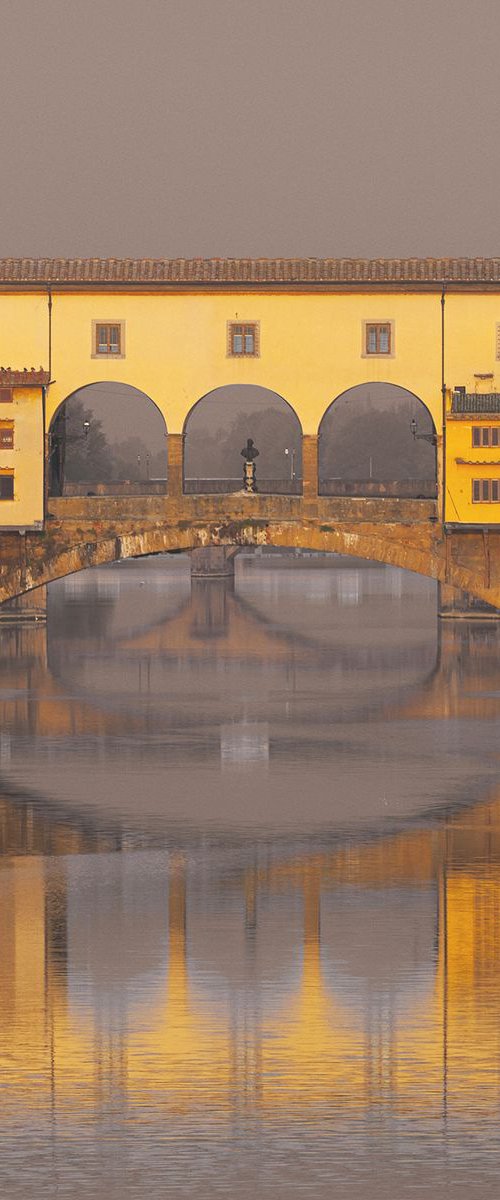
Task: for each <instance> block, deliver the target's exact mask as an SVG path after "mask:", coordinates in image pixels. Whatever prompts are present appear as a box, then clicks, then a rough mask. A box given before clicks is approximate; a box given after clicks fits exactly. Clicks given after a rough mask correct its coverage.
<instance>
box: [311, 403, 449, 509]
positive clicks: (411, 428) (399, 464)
mask: <svg viewBox="0 0 500 1200" xmlns="http://www.w3.org/2000/svg"><path fill="white" fill-rule="evenodd" d="M435 440H436V439H435V430H434V424H433V421H432V417H431V415H430V413H429V410H428V408H426V406H425V404H423V403H422V401H421V400H419V399H418V397H417V396H414V395H413V393H412V392H409V391H407V390H406V389H405V388H402V387H397V386H396V385H394V384H387V383H369V384H360V385H359V386H357V387H353V388H349V390H348V391H347V392H344V393H343V394H342V395H341V396H339V397H338V398H337V399H336V400H334V401H333V402H332V404H331V405H330V407H329V408H328V409H327V410H326V413H325V415H324V417H323V420H322V421H321V425H320V428H319V490H320V493H321V494H322V495H326V496H339V495H340V496H346V495H347V496H356V495H357V496H402V497H404V496H408V497H415V498H424V497H425V498H426V497H434V496H435V495H436V492H437V464H436V446H435Z"/></svg>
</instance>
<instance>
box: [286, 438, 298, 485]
mask: <svg viewBox="0 0 500 1200" xmlns="http://www.w3.org/2000/svg"><path fill="white" fill-rule="evenodd" d="M285 454H286V455H287V457H289V458H290V479H291V480H292V481H293V480H294V479H295V454H296V451H295V449H294V448H293V447H292V449H290V450H289V449H288V446H286V447H285Z"/></svg>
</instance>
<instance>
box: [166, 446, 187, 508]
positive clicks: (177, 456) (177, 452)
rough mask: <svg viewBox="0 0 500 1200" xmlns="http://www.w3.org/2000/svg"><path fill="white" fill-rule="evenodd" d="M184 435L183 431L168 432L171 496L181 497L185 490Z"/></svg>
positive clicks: (168, 480) (168, 488) (168, 485)
mask: <svg viewBox="0 0 500 1200" xmlns="http://www.w3.org/2000/svg"><path fill="white" fill-rule="evenodd" d="M184 437H185V434H183V433H168V434H167V461H168V478H167V493H168V495H169V496H171V497H175V496H179V498H180V497H181V496H182V493H183V490H184Z"/></svg>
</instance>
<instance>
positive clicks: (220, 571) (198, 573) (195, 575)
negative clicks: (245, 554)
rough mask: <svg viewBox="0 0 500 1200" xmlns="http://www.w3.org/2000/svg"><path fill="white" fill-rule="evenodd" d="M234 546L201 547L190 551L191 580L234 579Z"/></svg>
mask: <svg viewBox="0 0 500 1200" xmlns="http://www.w3.org/2000/svg"><path fill="white" fill-rule="evenodd" d="M237 553H238V548H237V547H236V546H201V547H200V548H199V549H198V550H192V551H191V579H234V560H235V557H236V554H237Z"/></svg>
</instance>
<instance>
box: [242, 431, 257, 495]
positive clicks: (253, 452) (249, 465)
mask: <svg viewBox="0 0 500 1200" xmlns="http://www.w3.org/2000/svg"><path fill="white" fill-rule="evenodd" d="M241 456H242V458H244V459H245V462H244V464H243V491H244V492H256V491H257V471H256V469H255V459H256V458H258V457H259V451H258V450H257V447H256V446H254V443H253V440H252V438H248V441H247V444H246V446H244V447H243V450H242V451H241Z"/></svg>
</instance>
